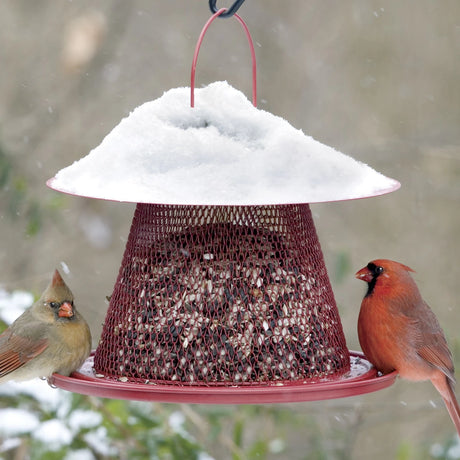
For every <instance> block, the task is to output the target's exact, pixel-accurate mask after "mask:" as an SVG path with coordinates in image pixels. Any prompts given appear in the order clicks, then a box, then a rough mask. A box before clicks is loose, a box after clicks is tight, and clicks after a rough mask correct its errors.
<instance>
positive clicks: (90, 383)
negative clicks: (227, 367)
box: [50, 351, 397, 404]
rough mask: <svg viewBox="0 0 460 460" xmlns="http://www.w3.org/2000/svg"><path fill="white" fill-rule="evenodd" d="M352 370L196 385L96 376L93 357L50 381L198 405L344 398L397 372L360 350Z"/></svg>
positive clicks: (381, 384)
mask: <svg viewBox="0 0 460 460" xmlns="http://www.w3.org/2000/svg"><path fill="white" fill-rule="evenodd" d="M350 361H351V370H350V372H349V373H347V374H346V375H345V376H342V377H340V378H339V379H335V380H324V381H319V382H308V381H306V382H301V383H290V384H284V385H280V384H273V385H250V386H249V385H248V386H231V387H226V386H220V387H210V386H209V387H208V386H193V385H184V386H178V385H168V384H142V383H129V382H119V381H116V380H112V379H106V378H97V377H95V375H94V371H93V356H90V357H89V358H88V359H87V360H86V362H85V363H84V364H83V366H82V367H81V369H79V370H78V371H77V372H74V373H73V374H72V375H71V376H70V377H65V376H62V375H59V374H53V376H52V377H51V382H50V383H51V384H53V385H55V386H56V387H58V388H62V389H64V390H68V391H72V392H76V393H81V394H85V395H93V396H99V397H103V398H114V399H130V400H138V401H160V402H169V403H196V404H268V403H290V402H302V401H318V400H324V399H336V398H345V397H349V396H357V395H360V394H365V393H371V392H374V391H378V390H382V389H384V388H387V387H389V386H390V385H392V384H393V383H394V381H395V379H396V377H397V373H396V372H392V373H391V374H387V375H378V373H377V371H376V369H375V368H374V367H373V366H372V365H371V364H370V363H369V361H367V360H366V359H365V357H364V355H363V354H362V353H360V352H353V351H352V352H350Z"/></svg>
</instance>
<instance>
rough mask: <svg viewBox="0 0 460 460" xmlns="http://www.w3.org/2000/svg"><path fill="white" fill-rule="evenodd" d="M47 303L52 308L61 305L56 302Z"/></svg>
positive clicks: (54, 308) (55, 308)
mask: <svg viewBox="0 0 460 460" xmlns="http://www.w3.org/2000/svg"><path fill="white" fill-rule="evenodd" d="M49 305H50V307H51V308H52V309H53V310H57V309H58V308H59V307H60V306H61V305H60V304H59V303H58V302H50V303H49Z"/></svg>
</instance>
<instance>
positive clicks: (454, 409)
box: [432, 375, 460, 436]
mask: <svg viewBox="0 0 460 460" xmlns="http://www.w3.org/2000/svg"><path fill="white" fill-rule="evenodd" d="M442 377H443V378H442V379H432V382H433V385H434V386H435V387H436V389H437V390H438V391H439V393H440V394H441V396H442V399H443V400H444V404H445V405H446V408H447V410H448V411H449V415H450V418H451V419H452V421H453V422H454V425H455V428H456V429H457V433H458V435H459V436H460V407H459V405H458V401H457V398H456V397H455V393H454V388H453V387H454V385H453V382H452V381H451V380H448V378H447V377H446V376H444V375H443V376H442Z"/></svg>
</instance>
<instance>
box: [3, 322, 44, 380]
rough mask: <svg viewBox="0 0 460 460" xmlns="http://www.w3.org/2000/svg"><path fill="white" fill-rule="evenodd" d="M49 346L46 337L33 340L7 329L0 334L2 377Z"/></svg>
mask: <svg viewBox="0 0 460 460" xmlns="http://www.w3.org/2000/svg"><path fill="white" fill-rule="evenodd" d="M47 346H48V340H47V339H46V338H43V339H39V340H32V339H30V338H27V337H20V336H18V335H16V334H14V333H13V332H12V331H10V330H8V329H7V330H6V331H5V332H3V334H1V335H0V378H1V377H4V376H5V375H7V374H9V373H10V372H13V371H14V370H16V369H18V368H20V367H21V366H23V365H24V364H26V363H27V362H28V361H30V360H31V359H33V358H35V357H36V356H38V355H39V354H40V353H42V352H43V351H44V350H45V349H46V347H47Z"/></svg>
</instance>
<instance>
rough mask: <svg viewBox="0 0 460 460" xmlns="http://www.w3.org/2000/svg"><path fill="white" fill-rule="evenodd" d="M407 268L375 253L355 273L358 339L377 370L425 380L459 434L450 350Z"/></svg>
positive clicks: (459, 426)
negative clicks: (361, 292)
mask: <svg viewBox="0 0 460 460" xmlns="http://www.w3.org/2000/svg"><path fill="white" fill-rule="evenodd" d="M413 271H414V270H412V269H411V268H409V267H407V266H406V265H403V264H400V263H398V262H394V261H392V260H385V259H378V260H374V261H372V262H369V263H368V264H367V266H366V267H364V268H362V269H361V270H359V271H358V272H357V273H356V278H358V279H361V280H363V281H366V283H367V284H368V290H367V293H366V295H365V297H364V299H363V302H362V304H361V311H360V312H359V318H358V337H359V343H360V344H361V348H362V350H363V352H364V354H365V355H366V357H367V358H368V359H369V361H370V362H371V363H372V364H373V365H374V366H375V367H376V369H377V370H378V371H380V372H382V373H383V374H388V373H389V372H392V371H395V370H396V371H397V372H398V373H399V375H400V376H401V377H403V378H405V379H408V380H431V383H432V384H433V385H434V386H435V388H436V389H437V390H438V391H439V393H440V394H441V396H442V399H443V400H444V403H445V404H446V407H447V410H448V411H449V414H450V417H451V418H452V421H453V422H454V424H455V427H456V429H457V432H458V434H459V435H460V408H459V406H458V402H457V399H456V397H455V393H454V385H455V376H454V366H453V364H452V354H451V352H450V350H449V348H448V346H447V341H446V338H445V336H444V333H443V331H442V329H441V326H440V325H439V322H438V320H437V319H436V316H435V315H434V313H433V312H432V311H431V309H430V307H429V306H428V305H427V303H426V302H425V301H424V300H423V299H422V296H421V295H420V292H419V290H418V288H417V285H416V284H415V281H414V280H413V278H412V276H411V274H410V272H413Z"/></svg>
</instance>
